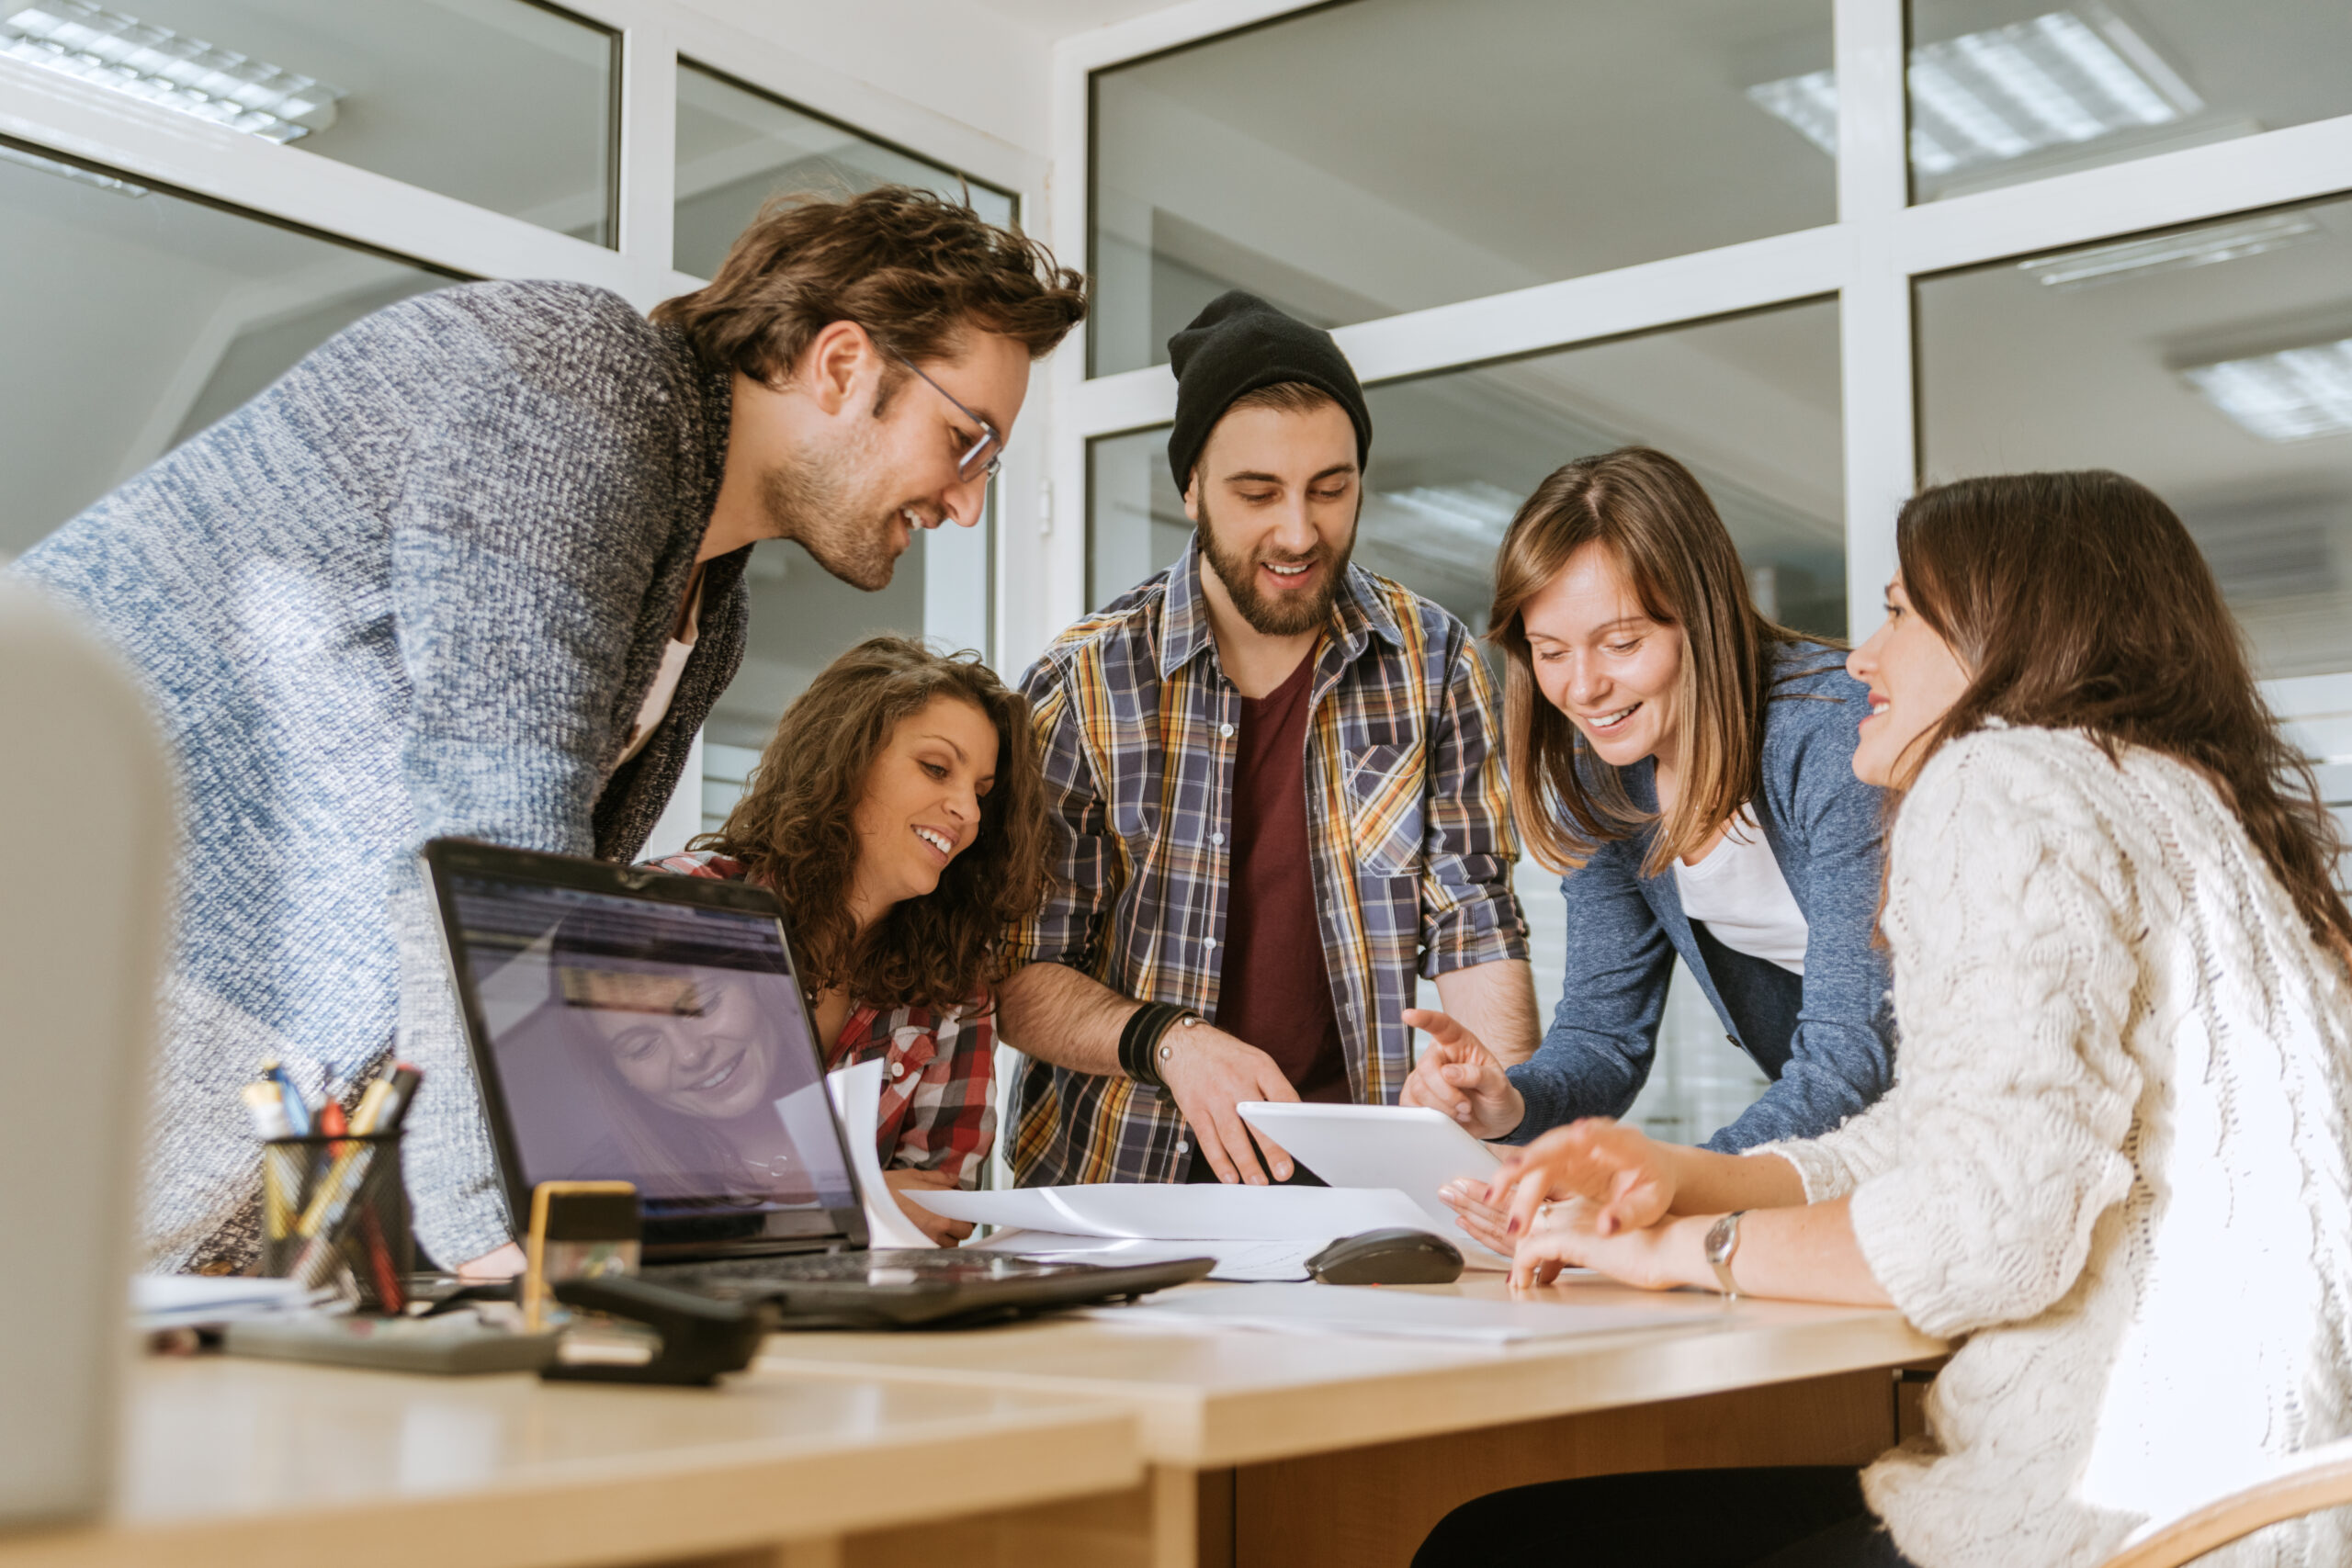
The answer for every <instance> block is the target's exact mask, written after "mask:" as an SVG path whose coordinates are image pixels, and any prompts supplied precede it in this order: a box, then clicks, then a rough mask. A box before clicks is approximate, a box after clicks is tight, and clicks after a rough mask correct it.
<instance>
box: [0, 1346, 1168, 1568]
mask: <svg viewBox="0 0 2352 1568" xmlns="http://www.w3.org/2000/svg"><path fill="white" fill-rule="evenodd" d="M124 1438H125V1443H124V1461H123V1477H122V1484H121V1486H120V1488H119V1503H118V1506H117V1507H116V1509H115V1511H114V1517H111V1518H110V1519H109V1520H108V1521H107V1522H106V1523H104V1524H101V1525H99V1526H96V1527H93V1528H86V1529H66V1530H58V1531H51V1532H46V1533H41V1534H37V1535H8V1536H0V1568H153V1565H154V1564H158V1563H164V1562H169V1563H171V1564H173V1565H174V1568H212V1565H214V1564H218V1565H220V1568H317V1565H318V1564H320V1563H322V1562H324V1563H334V1564H336V1565H338V1568H377V1565H381V1568H568V1565H573V1564H580V1565H586V1564H626V1563H642V1562H655V1561H660V1560H670V1561H677V1560H682V1559H690V1558H695V1557H697V1556H699V1557H700V1558H701V1559H702V1560H703V1561H704V1562H707V1563H708V1562H725V1563H727V1564H728V1565H729V1568H754V1565H760V1568H785V1565H786V1564H789V1565H790V1568H833V1565H835V1564H839V1563H842V1562H856V1563H868V1562H871V1563H876V1564H885V1563H897V1562H903V1561H913V1560H915V1552H914V1549H915V1548H916V1547H917V1546H919V1545H921V1544H922V1542H923V1541H924V1540H928V1541H929V1543H930V1545H931V1546H932V1548H933V1553H934V1555H933V1557H932V1558H931V1559H930V1561H931V1562H934V1563H935V1562H944V1561H948V1560H949V1559H948V1558H947V1557H943V1556H940V1555H937V1554H936V1548H937V1543H938V1540H939V1539H940V1538H939V1536H937V1535H936V1534H933V1535H929V1536H928V1537H926V1535H925V1533H924V1532H925V1531H926V1530H952V1531H954V1532H955V1539H956V1540H957V1541H958V1543H959V1551H958V1552H957V1553H956V1554H954V1555H955V1557H956V1560H958V1561H962V1562H978V1563H983V1564H986V1563H989V1562H991V1561H992V1560H993V1561H997V1562H1006V1563H1013V1562H1018V1563H1020V1564H1022V1565H1023V1568H1044V1565H1046V1564H1054V1565H1062V1564H1068V1565H1069V1568H1078V1565H1080V1564H1092V1563H1095V1562H1103V1561H1106V1560H1108V1561H1116V1560H1117V1558H1118V1557H1119V1556H1121V1555H1125V1556H1127V1557H1131V1558H1135V1559H1136V1560H1138V1561H1143V1560H1147V1558H1148V1552H1149V1551H1150V1550H1151V1548H1150V1537H1149V1530H1150V1529H1151V1519H1152V1517H1153V1509H1152V1494H1151V1493H1150V1491H1149V1490H1148V1480H1147V1477H1146V1475H1145V1469H1144V1463H1143V1461H1142V1458H1141V1456H1140V1453H1139V1450H1138V1447H1137V1442H1136V1423H1135V1420H1134V1418H1133V1416H1130V1415H1129V1414H1127V1413H1126V1412H1125V1410H1124V1409H1122V1408H1119V1407H1116V1406H1114V1405H1111V1404H1105V1403H1104V1402H1103V1401H1101V1400H1082V1399H1074V1398H1072V1397H1071V1396H1069V1395H1068V1394H1062V1393H1054V1392H1052V1391H1045V1392H1041V1393H1028V1392H1023V1391H1020V1390H1010V1389H988V1388H982V1387H978V1386H968V1385H967V1386H960V1387H956V1386H935V1387H934V1386H922V1385H918V1384H914V1383H910V1382H874V1381H872V1380H865V1379H855V1378H842V1377H828V1378H823V1379H811V1378H795V1377H789V1376H784V1375H778V1374H774V1373H767V1374H762V1375H756V1376H752V1377H745V1378H737V1379H730V1380H729V1381H728V1382H727V1384H726V1386H724V1387H723V1388H721V1389H719V1390H717V1391H703V1390H689V1389H657V1388H624V1387H616V1386H610V1385H605V1386H598V1385H593V1384H543V1383H541V1382H539V1381H538V1380H537V1378H534V1377H528V1376H519V1375H518V1376H501V1377H477V1378H431V1377H411V1376H400V1375H395V1374H390V1373H381V1372H362V1371H340V1370H334V1369H328V1368H317V1367H304V1366H294V1365H288V1364H285V1363H279V1362H271V1361H254V1360H243V1359H233V1358H221V1357H204V1358H199V1359H187V1360H171V1359H166V1360H151V1361H147V1362H144V1363H142V1364H141V1366H140V1367H139V1368H138V1369H137V1370H136V1371H134V1373H133V1375H132V1379H131V1388H130V1406H129V1412H128V1416H127V1420H126V1429H125V1432H124ZM1072 1500H1076V1501H1072ZM959 1516H960V1517H959ZM1182 1524H1183V1525H1184V1527H1185V1529H1186V1530H1187V1532H1188V1533H1189V1529H1190V1524H1191V1521H1190V1519H1189V1518H1187V1519H1184V1520H1183V1521H1182ZM910 1527H914V1528H911V1529H910ZM967 1541H968V1542H970V1543H972V1545H973V1547H974V1551H970V1552H965V1551H961V1550H960V1544H961V1543H964V1542H967ZM1106 1543H1108V1545H1109V1548H1110V1551H1109V1556H1108V1557H1107V1558H1106V1556H1105V1555H1104V1550H1103V1549H1104V1547H1105V1544H1106Z"/></svg>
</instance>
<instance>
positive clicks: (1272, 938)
mask: <svg viewBox="0 0 2352 1568" xmlns="http://www.w3.org/2000/svg"><path fill="white" fill-rule="evenodd" d="M1314 687H1315V659H1314V657H1313V655H1312V654H1309V655H1308V656H1307V657H1306V658H1304V659H1301V660H1299V661H1298V668H1297V669H1295V670H1294V671H1291V672H1290V675H1289V677H1288V678H1287V679H1285V680H1284V681H1283V683H1282V684H1281V685H1279V686H1277V687H1275V688H1274V689H1273V690H1272V691H1271V692H1269V693H1267V694H1265V695H1264V696H1262V697H1257V698H1248V697H1245V698H1243V699H1242V703H1241V730H1240V736H1239V739H1238V743H1237V745H1236V747H1235V754H1234V759H1233V814H1232V820H1233V829H1232V840H1233V841H1232V845H1231V851H1232V853H1231V859H1230V863H1229V864H1228V866H1227V905H1226V917H1225V963H1224V966H1223V969H1222V973H1221V979H1220V984H1219V987H1218V991H1217V1004H1216V1019H1215V1020H1214V1022H1215V1023H1216V1026H1217V1027H1218V1028H1219V1029H1222V1030H1224V1031H1225V1032H1227V1034H1230V1035H1233V1036H1234V1037H1235V1038H1237V1039H1239V1040H1246V1041H1248V1042H1249V1043H1250V1044H1252V1045H1255V1046H1256V1047H1258V1049H1259V1050H1261V1051H1263V1052H1264V1053H1266V1055H1269V1056H1272V1058H1273V1059H1274V1061H1275V1063H1276V1065H1278V1066H1280V1067H1281V1068H1282V1070H1283V1077H1287V1078H1288V1079H1290V1083H1291V1087H1292V1088H1293V1089H1296V1090H1297V1091H1298V1097H1299V1099H1301V1100H1322V1101H1326V1102H1329V1103H1335V1104H1342V1105H1344V1104H1346V1103H1347V1102H1348V1100H1350V1099H1351V1095H1350V1093H1349V1090H1348V1058H1347V1053H1346V1051H1345V1050H1344V1048H1342V1046H1341V1045H1340V1019H1339V1015H1338V1014H1337V1013H1336V1012H1334V1011H1333V1010H1332V1008H1331V979H1330V976H1329V973H1328V972H1327V971H1326V970H1325V968H1324V966H1323V936H1322V928H1321V925H1320V924H1319V923H1318V922H1317V919H1316V914H1315V871H1314V867H1313V865H1312V864H1311V863H1309V861H1308V859H1307V848H1306V843H1307V840H1306V719H1307V714H1308V710H1309V709H1310V708H1311V707H1312V706H1313V704H1312V702H1311V701H1310V700H1309V697H1310V694H1312V692H1313V691H1314Z"/></svg>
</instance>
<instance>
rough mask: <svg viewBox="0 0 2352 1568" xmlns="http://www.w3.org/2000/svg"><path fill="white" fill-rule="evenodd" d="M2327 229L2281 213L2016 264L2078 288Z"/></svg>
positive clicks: (2269, 246) (2202, 262)
mask: <svg viewBox="0 0 2352 1568" xmlns="http://www.w3.org/2000/svg"><path fill="white" fill-rule="evenodd" d="M2326 232H2327V231H2326V230H2325V229H2324V227H2322V226H2321V224H2320V222H2319V221H2318V220H2316V219H2314V218H2312V216H2310V215H2309V214H2308V213H2301V212H2280V213H2273V214H2271V215H2270V216H2268V217H2265V218H2248V219H2244V220H2240V221H2238V222H2235V223H2216V224H2213V225H2211V226H2210V227H2207V228H2203V229H2192V230H2190V231H2188V232H2187V233H2182V234H2158V235H2156V236H2155V237H2154V238H2153V239H2146V240H2126V241H2124V242H2122V243H2120V244H2113V245H2093V246H2091V247H2089V248H2087V249H2085V250H2078V251H2062V252H2060V253H2058V254H2055V255H2047V256H2030V257H2028V258H2027V259H2026V260H2024V261H2021V262H2019V263H2018V271H2019V272H2022V273H2025V274H2026V275H2028V276H2030V277H2033V278H2035V279H2036V280H2038V281H2039V282H2041V284H2043V285H2044V286H2045V287H2048V288H2060V289H2067V288H2087V287H2088V286H2090V285H2092V284H2098V283H2112V282H2114V281H2115V280H2116V279H2118V278H2122V277H2143V276H2147V275H2149V274H2151V273H2159V272H2179V271H2182V270H2184V269H2185V268H2188V267H2192V266H2207V265H2211V264H2212V263H2214V262H2225V261H2236V260H2237V259H2238V258H2239V257H2241V256H2258V255H2261V254H2264V253H2265V252H2267V251H2276V250H2283V249H2285V248H2286V247H2287V246H2289V245H2296V244H2301V243H2303V242H2304V241H2306V240H2316V239H2319V238H2321V237H2322V236H2323V235H2324V234H2325V233H2326Z"/></svg>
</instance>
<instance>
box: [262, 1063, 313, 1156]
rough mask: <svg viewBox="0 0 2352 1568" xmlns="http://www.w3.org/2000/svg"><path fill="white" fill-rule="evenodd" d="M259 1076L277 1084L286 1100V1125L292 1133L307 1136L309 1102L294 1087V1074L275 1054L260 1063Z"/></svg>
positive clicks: (309, 1129)
mask: <svg viewBox="0 0 2352 1568" xmlns="http://www.w3.org/2000/svg"><path fill="white" fill-rule="evenodd" d="M261 1076H262V1077H264V1078H266V1079H267V1080H268V1081H269V1082H271V1083H274V1084H276V1085H277V1092H278V1095H279V1097H280V1098H281V1099H283V1100H285V1102H286V1122H287V1125H288V1127H290V1128H292V1129H293V1135H294V1136H296V1137H298V1138H307V1137H309V1136H310V1135H311V1103H310V1101H308V1100H304V1099H303V1098H302V1091H301V1090H300V1089H297V1088H295V1087H294V1076H293V1075H292V1074H291V1073H289V1072H288V1071H287V1070H286V1068H285V1066H284V1065H283V1064H282V1063H280V1062H279V1061H278V1059H277V1057H275V1056H272V1057H271V1058H270V1059H269V1060H268V1061H266V1062H264V1063H263V1064H262V1065H261Z"/></svg>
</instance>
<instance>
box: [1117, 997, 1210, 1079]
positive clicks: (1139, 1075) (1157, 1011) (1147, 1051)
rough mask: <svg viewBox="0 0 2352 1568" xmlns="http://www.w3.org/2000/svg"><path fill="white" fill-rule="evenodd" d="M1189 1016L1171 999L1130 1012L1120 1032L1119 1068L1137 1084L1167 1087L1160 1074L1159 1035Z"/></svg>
mask: <svg viewBox="0 0 2352 1568" xmlns="http://www.w3.org/2000/svg"><path fill="white" fill-rule="evenodd" d="M1191 1016H1193V1015H1192V1014H1191V1013H1190V1012H1189V1011H1188V1010H1185V1009H1183V1008H1180V1007H1177V1006H1176V1005H1174V1004H1173V1003H1171V1002H1146V1003H1144V1004H1143V1006H1141V1007H1139V1008H1137V1009H1136V1010H1135V1011H1133V1012H1131V1013H1129V1014H1128V1015H1127V1021H1126V1025H1125V1028H1123V1029H1121V1030H1120V1031H1119V1070H1120V1071H1121V1072H1123V1073H1125V1074H1126V1075H1127V1077H1131V1078H1133V1079H1135V1080H1136V1082H1137V1083H1143V1084H1149V1085H1150V1086H1151V1087H1152V1088H1154V1089H1166V1088H1167V1087H1168V1083H1167V1080H1166V1079H1164V1078H1162V1077H1160V1076H1159V1041H1160V1037H1161V1036H1162V1035H1164V1034H1166V1033H1167V1032H1169V1031H1170V1029H1173V1028H1174V1027H1176V1024H1177V1022H1178V1021H1180V1020H1182V1019H1184V1018H1188V1017H1191Z"/></svg>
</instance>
